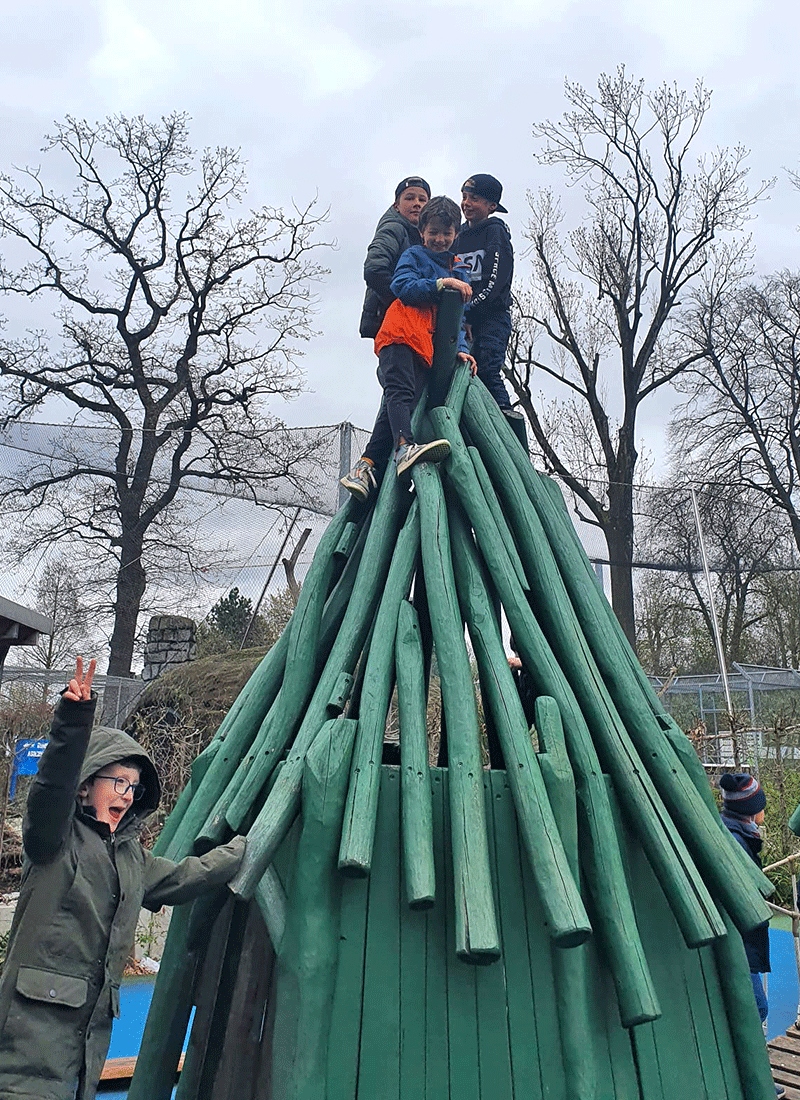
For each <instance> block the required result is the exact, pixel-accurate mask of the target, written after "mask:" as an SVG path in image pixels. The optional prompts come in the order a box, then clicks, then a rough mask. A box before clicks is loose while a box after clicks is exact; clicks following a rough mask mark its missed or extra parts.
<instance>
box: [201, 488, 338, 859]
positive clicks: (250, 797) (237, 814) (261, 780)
mask: <svg viewBox="0 0 800 1100" xmlns="http://www.w3.org/2000/svg"><path fill="white" fill-rule="evenodd" d="M342 515H343V516H344V518H345V522H344V523H342V522H337V519H338V517H339V516H342ZM346 515H347V513H346V512H345V510H344V509H343V510H342V512H339V513H337V515H336V516H335V517H334V519H333V521H332V522H331V523H330V524H329V525H328V527H327V528H326V530H325V532H324V534H323V536H322V538H321V539H320V542H319V546H318V547H317V550H316V552H315V554H314V559H313V561H312V563H311V567H310V568H309V570H308V573H307V575H306V578H305V580H304V582H303V587H302V588H301V590H300V597H299V599H298V601H297V607H296V608H295V610H294V612H293V614H292V617H291V619H290V621H289V625H288V627H287V629H288V631H289V649H288V652H287V655H286V673H285V675H284V678H283V683H282V684H281V689H280V691H279V693H278V697H277V699H276V700H275V702H274V704H273V706H272V707H271V709H270V712H269V714H268V715H267V716H266V718H265V719H264V721H263V722H262V724H261V728H260V729H259V731H258V734H257V735H256V738H255V740H254V742H253V745H252V747H251V749H250V751H249V752H248V753H247V756H246V757H245V758H244V759H243V760H242V763H241V764H240V766H239V768H238V769H237V774H236V776H235V777H234V780H233V782H231V783H230V784H229V785H228V791H229V792H230V795H231V801H230V803H229V804H228V806H227V807H224V805H223V806H219V807H217V808H215V811H214V816H215V818H217V817H221V818H222V819H223V820H224V821H226V822H227V825H228V826H230V828H231V829H234V830H237V829H239V828H240V827H241V825H242V822H243V821H244V819H245V816H246V814H247V812H248V811H249V809H250V806H251V805H252V804H253V801H254V800H255V798H256V796H257V795H258V793H259V792H260V791H261V789H262V787H263V786H264V784H265V783H266V781H267V780H268V779H269V777H270V775H271V774H272V771H273V769H274V768H275V765H276V764H277V762H278V760H279V759H280V756H281V753H282V752H283V750H284V748H285V747H286V745H287V744H288V743H289V742H290V741H291V739H292V736H293V734H294V733H295V731H296V729H297V727H298V725H299V723H300V720H301V718H302V714H303V711H304V709H305V706H306V703H307V702H308V699H309V696H310V695H311V692H312V690H313V687H314V674H315V671H316V667H317V654H318V652H319V644H320V629H321V623H322V612H323V608H324V605H325V601H326V599H327V598H328V593H329V590H330V586H331V580H332V576H333V571H334V567H335V564H336V559H335V554H336V550H337V547H338V545H339V540H340V538H341V536H342V534H343V532H344V529H345V527H346V526H347V521H346ZM223 802H224V800H223ZM206 828H208V823H207V825H206ZM204 832H205V830H204ZM215 839H216V840H217V841H219V840H220V839H221V836H220V835H216V836H215Z"/></svg>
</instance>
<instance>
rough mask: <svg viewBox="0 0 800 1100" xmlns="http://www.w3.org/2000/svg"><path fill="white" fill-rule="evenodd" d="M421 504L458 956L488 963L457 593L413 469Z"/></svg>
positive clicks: (481, 835) (487, 877) (486, 904)
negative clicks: (442, 718) (443, 729)
mask: <svg viewBox="0 0 800 1100" xmlns="http://www.w3.org/2000/svg"><path fill="white" fill-rule="evenodd" d="M414 483H415V486H416V489H417V495H418V499H419V502H420V521H421V541H422V560H423V566H424V570H425V584H426V586H427V592H428V602H429V605H430V611H431V625H432V628H433V639H434V645H435V648H436V659H437V662H438V665H439V675H440V677H441V684H442V704H443V708H444V712H445V715H446V720H447V736H448V759H449V774H450V821H451V831H452V846H453V878H454V891H455V926H456V937H455V938H456V952H457V954H458V955H459V957H461V958H464V959H467V960H469V961H471V962H476V963H482V962H491V961H492V960H494V959H496V958H498V957H499V954H500V945H499V939H498V932H497V919H496V916H495V911H494V897H493V893H492V879H491V872H490V869H489V846H488V838H487V832H486V807H485V804H484V794H483V769H482V765H481V753H480V743H479V732H478V715H477V710H476V705H475V693H474V689H473V685H472V675H471V672H470V666H469V657H468V655H467V650H466V645H465V642H464V629H463V626H462V622H461V612H460V611H459V607H458V599H457V597H456V591H455V579H454V577H453V565H452V561H451V559H450V538H449V532H448V525H447V510H446V508H445V501H444V492H443V491H442V484H441V480H440V477H439V472H438V470H437V469H436V468H435V467H434V466H433V465H431V464H422V465H420V466H418V467H417V468H416V469H415V471H414Z"/></svg>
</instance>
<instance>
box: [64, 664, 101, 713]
mask: <svg viewBox="0 0 800 1100" xmlns="http://www.w3.org/2000/svg"><path fill="white" fill-rule="evenodd" d="M95 663H96V662H95V659H94V657H93V658H92V659H91V661H90V662H89V671H88V672H87V673H86V677H85V678H84V675H83V657H78V658H76V664H75V675H74V676H73V677H72V679H71V680H70V682H69V684H68V685H67V690H66V691H65V692H64V698H65V699H72V700H73V701H74V702H76V703H81V702H86V700H87V699H91V697H92V677H93V676H94V666H95Z"/></svg>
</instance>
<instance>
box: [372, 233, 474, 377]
mask: <svg viewBox="0 0 800 1100" xmlns="http://www.w3.org/2000/svg"><path fill="white" fill-rule="evenodd" d="M451 276H452V277H454V278H456V279H462V280H463V281H464V282H465V283H468V282H469V271H468V270H467V268H466V267H465V266H464V264H462V263H461V261H460V260H459V258H458V256H454V255H453V254H452V252H431V251H430V249H428V248H425V246H424V245H414V246H413V247H412V248H407V249H406V251H405V252H404V253H403V254H402V256H401V257H400V259H399V260H398V262H397V267H396V268H395V270H394V277H393V278H392V282H391V288H392V293H393V294H396V295H397V300H396V301H394V302H392V304H391V305H390V306H389V308H388V309H387V311H386V316H385V317H384V319H383V324H382V325H381V327H380V330H379V332H378V335H377V336H376V337H375V354H376V355H377V354H378V353H379V352H380V350H381V348H385V347H387V346H388V345H389V344H405V345H406V346H407V347H410V348H411V350H412V351H415V352H416V353H417V355H419V356H420V357H421V358H422V359H424V361H425V362H426V363H427V364H428V366H430V365H431V363H432V362H433V333H434V329H435V328H436V307H437V303H438V301H439V294H440V291H439V290H438V289H437V286H436V282H437V280H438V279H446V278H449V277H451ZM458 350H459V351H463V352H465V353H467V354H468V353H469V347H468V345H467V339H466V335H465V332H464V324H463V322H462V326H461V333H460V335H459V341H458Z"/></svg>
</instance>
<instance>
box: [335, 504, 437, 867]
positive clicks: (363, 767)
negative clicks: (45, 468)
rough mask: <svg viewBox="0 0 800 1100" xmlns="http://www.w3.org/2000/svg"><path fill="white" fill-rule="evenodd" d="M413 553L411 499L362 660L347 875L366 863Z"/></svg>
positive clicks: (415, 536) (347, 821)
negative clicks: (400, 613) (399, 625)
mask: <svg viewBox="0 0 800 1100" xmlns="http://www.w3.org/2000/svg"><path fill="white" fill-rule="evenodd" d="M418 554H419V505H418V503H417V501H414V503H413V504H412V505H411V509H410V511H409V513H408V517H407V519H406V522H405V524H404V526H403V530H402V531H401V532H400V535H399V537H398V539H397V545H396V546H395V549H394V554H393V556H392V564H391V566H390V568H389V573H388V575H387V577H386V585H385V587H384V591H383V596H382V598H381V603H380V607H379V609H378V614H377V617H376V619H375V629H374V632H373V637H372V643H371V645H370V648H369V654H368V655H367V660H366V669H365V672H364V686H363V689H362V694H361V699H360V703H359V711H358V736H357V737H356V747H355V751H354V753H353V769H352V774H351V778H350V787H349V790H348V792H347V806H346V807H345V813H344V824H343V827H342V843H341V848H340V849H339V869H340V870H343V871H346V872H347V873H348V874H354V875H366V874H368V873H369V869H370V866H371V864H372V846H373V843H374V839H375V820H376V816H377V812H378V790H379V788H380V768H381V757H382V750H383V735H384V732H385V729H386V714H387V712H388V709H389V701H390V697H391V692H392V686H393V672H394V663H395V662H394V648H395V647H394V642H395V634H396V630H397V612H398V609H399V607H400V604H401V603H402V602H403V600H404V599H405V597H406V596H407V595H408V591H409V588H410V587H411V578H412V576H413V573H414V566H415V564H416V562H417V557H418Z"/></svg>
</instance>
